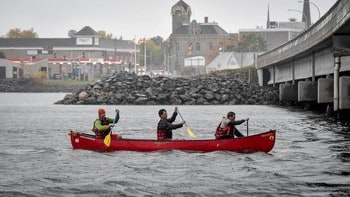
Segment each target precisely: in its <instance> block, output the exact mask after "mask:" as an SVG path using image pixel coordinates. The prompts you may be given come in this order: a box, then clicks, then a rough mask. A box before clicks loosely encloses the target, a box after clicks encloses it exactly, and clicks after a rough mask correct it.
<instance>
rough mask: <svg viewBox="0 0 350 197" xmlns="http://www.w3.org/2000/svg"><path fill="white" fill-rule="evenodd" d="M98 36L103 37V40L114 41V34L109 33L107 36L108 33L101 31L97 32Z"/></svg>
mask: <svg viewBox="0 0 350 197" xmlns="http://www.w3.org/2000/svg"><path fill="white" fill-rule="evenodd" d="M97 34H98V35H99V36H101V38H104V39H107V40H112V39H113V34H112V33H109V34H107V33H106V31H103V30H100V31H98V32H97Z"/></svg>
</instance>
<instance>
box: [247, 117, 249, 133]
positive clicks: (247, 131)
mask: <svg viewBox="0 0 350 197" xmlns="http://www.w3.org/2000/svg"><path fill="white" fill-rule="evenodd" d="M248 122H249V119H248V120H247V136H248Z"/></svg>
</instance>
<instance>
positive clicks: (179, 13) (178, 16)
mask: <svg viewBox="0 0 350 197" xmlns="http://www.w3.org/2000/svg"><path fill="white" fill-rule="evenodd" d="M191 14H192V11H191V7H190V6H189V5H188V4H186V3H185V2H184V1H183V0H180V1H178V2H177V3H176V4H175V5H174V6H173V7H172V8H171V16H172V17H173V31H172V32H173V33H174V32H175V31H176V30H177V29H178V28H180V27H181V26H182V25H183V24H184V23H187V24H190V19H191Z"/></svg>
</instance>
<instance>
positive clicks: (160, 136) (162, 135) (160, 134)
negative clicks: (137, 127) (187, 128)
mask: <svg viewBox="0 0 350 197" xmlns="http://www.w3.org/2000/svg"><path fill="white" fill-rule="evenodd" d="M171 138H172V133H171V132H169V131H167V130H161V129H160V128H159V127H158V128H157V140H165V139H171Z"/></svg>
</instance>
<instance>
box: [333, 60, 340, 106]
mask: <svg viewBox="0 0 350 197" xmlns="http://www.w3.org/2000/svg"><path fill="white" fill-rule="evenodd" d="M340 65H341V57H340V56H335V57H334V102H333V109H334V111H338V110H339V70H340Z"/></svg>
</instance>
